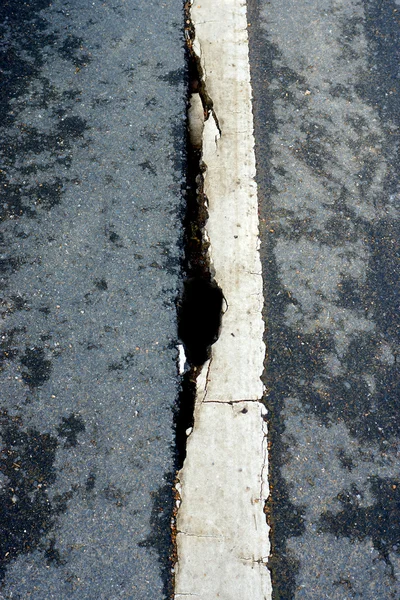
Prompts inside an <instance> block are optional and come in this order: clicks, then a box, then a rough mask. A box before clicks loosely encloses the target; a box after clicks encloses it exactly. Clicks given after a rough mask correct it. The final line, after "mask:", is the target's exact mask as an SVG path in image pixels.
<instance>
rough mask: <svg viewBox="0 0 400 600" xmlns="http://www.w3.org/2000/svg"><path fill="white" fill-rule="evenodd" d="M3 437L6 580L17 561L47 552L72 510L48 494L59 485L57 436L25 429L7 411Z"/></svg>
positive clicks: (1, 527) (0, 520)
mask: <svg viewBox="0 0 400 600" xmlns="http://www.w3.org/2000/svg"><path fill="white" fill-rule="evenodd" d="M0 437H1V441H2V450H1V453H0V473H1V478H2V487H1V489H0V515H1V516H0V578H1V579H4V577H5V574H6V569H7V565H9V564H10V562H11V561H13V560H15V559H16V558H17V557H18V556H19V555H20V554H26V553H29V552H33V551H34V550H36V549H41V544H42V540H43V539H45V538H46V535H47V534H48V532H49V531H51V530H52V529H53V527H54V526H55V523H56V520H57V516H58V515H59V514H61V513H62V512H64V511H65V510H66V507H67V502H66V501H67V497H66V496H55V497H54V498H53V499H52V500H50V497H49V494H48V492H49V489H50V488H51V486H52V485H53V484H54V483H55V481H56V470H55V460H56V452H57V447H58V441H57V438H56V437H54V436H51V435H50V434H48V433H41V432H39V431H38V430H37V429H33V428H28V429H24V427H23V424H22V421H21V420H20V419H18V418H16V417H15V418H13V417H11V416H9V415H8V414H7V413H6V412H5V411H3V412H2V414H1V416H0ZM46 552H47V551H46ZM46 558H49V556H47V555H46Z"/></svg>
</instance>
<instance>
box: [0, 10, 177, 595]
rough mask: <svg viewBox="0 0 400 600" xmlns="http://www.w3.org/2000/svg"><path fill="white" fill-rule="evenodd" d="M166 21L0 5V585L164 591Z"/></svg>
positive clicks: (169, 327)
mask: <svg viewBox="0 0 400 600" xmlns="http://www.w3.org/2000/svg"><path fill="white" fill-rule="evenodd" d="M182 20H183V16H182V6H181V4H180V3H179V2H178V3H177V2H172V1H169V0H166V2H163V3H162V4H160V3H157V2H148V1H146V2H145V1H141V0H135V1H133V0H129V1H125V2H114V1H112V2H100V1H97V0H96V1H88V0H80V1H79V2H77V1H75V0H67V1H62V0H55V1H52V2H50V0H31V1H27V2H14V1H7V0H6V1H4V2H2V4H1V8H0V23H1V25H0V28H1V34H2V36H1V37H2V42H1V52H2V58H1V60H2V65H1V69H2V84H1V129H0V140H1V172H0V176H1V194H2V199H1V201H2V204H1V209H2V223H1V226H0V231H1V243H2V257H1V258H2V262H1V267H2V273H1V276H2V284H3V285H2V318H3V320H2V333H1V342H2V372H1V391H2V397H1V417H0V433H1V437H2V454H1V458H0V464H1V490H0V511H1V515H0V516H1V518H0V575H1V584H0V597H1V598H24V599H26V598H31V599H37V600H39V599H40V600H43V599H44V598H46V599H47V598H57V599H58V600H59V599H66V598H68V599H73V598H76V599H78V598H79V599H80V600H82V599H86V598H87V599H92V598H93V599H96V600H97V599H99V598H106V599H107V600H111V599H113V598H127V599H128V598H132V599H133V598H134V599H135V600H144V599H147V598H148V599H151V600H157V599H160V598H166V597H167V596H168V590H169V584H170V573H169V563H168V553H169V520H170V511H171V479H172V473H173V471H174V450H173V446H174V431H173V409H174V406H175V399H176V395H177V388H178V380H177V365H176V360H177V351H176V347H175V344H176V317H175V306H174V302H175V298H176V294H177V290H178V288H179V286H180V258H181V249H180V246H181V228H180V221H181V218H182V209H183V203H182V198H181V180H182V172H183V169H182V148H183V142H184V117H185V85H184V81H183V80H184V50H183V42H182V29H183V27H182Z"/></svg>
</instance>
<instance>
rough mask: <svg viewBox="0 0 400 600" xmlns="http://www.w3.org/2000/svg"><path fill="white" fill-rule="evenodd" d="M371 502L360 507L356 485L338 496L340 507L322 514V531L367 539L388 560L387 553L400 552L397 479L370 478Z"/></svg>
mask: <svg viewBox="0 0 400 600" xmlns="http://www.w3.org/2000/svg"><path fill="white" fill-rule="evenodd" d="M369 491H370V493H371V494H372V497H373V502H372V503H371V504H370V503H369V502H368V505H367V506H363V501H364V502H365V498H364V497H363V496H364V494H363V491H362V490H359V489H358V488H357V487H356V485H354V484H353V486H352V487H351V488H350V489H349V490H343V491H342V492H341V493H340V494H339V495H338V500H339V502H340V505H341V510H339V511H338V512H337V513H332V512H329V511H327V512H325V513H322V515H321V520H320V523H321V530H322V531H327V532H330V533H333V534H334V535H336V536H341V537H348V538H350V539H351V540H364V539H365V538H367V537H368V538H370V539H371V540H372V542H373V545H374V548H375V549H376V550H377V551H378V552H379V555H380V556H381V557H382V558H383V559H384V560H385V561H386V562H387V563H388V564H391V562H390V554H391V553H392V552H395V553H396V554H399V553H400V480H399V479H381V478H380V477H371V479H370V481H369Z"/></svg>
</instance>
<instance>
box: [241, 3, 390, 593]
mask: <svg viewBox="0 0 400 600" xmlns="http://www.w3.org/2000/svg"><path fill="white" fill-rule="evenodd" d="M248 21H249V24H250V26H249V35H250V55H251V70H252V85H253V93H254V113H255V127H256V129H255V135H256V155H257V166H258V184H259V194H260V202H261V208H260V213H261V214H260V218H261V236H262V249H261V251H262V260H263V267H264V280H265V296H266V306H265V319H266V323H267V329H266V342H267V353H268V357H267V361H266V368H265V377H264V382H265V385H266V386H267V395H266V404H267V406H268V408H269V411H270V423H269V425H270V436H271V437H270V445H271V450H270V459H271V472H270V477H271V498H272V500H271V502H270V504H269V506H268V513H269V519H270V523H271V525H272V558H271V560H270V566H271V568H272V576H273V586H274V594H273V597H274V598H275V599H278V598H279V599H281V600H289V599H296V600H300V598H304V599H307V600H314V599H315V600H322V599H329V600H347V599H348V600H350V599H353V598H354V599H355V598H357V599H360V600H361V599H362V600H376V599H377V598H379V599H380V600H389V599H398V598H400V476H399V469H400V459H399V442H400V410H399V408H400V398H399V391H400V389H399V381H400V380H399V364H398V353H399V331H400V310H399V291H400V290H399V270H400V265H399V239H400V226H399V200H400V181H399V172H400V169H399V141H400V137H399V136H400V129H399V126H400V75H399V55H400V3H399V2H398V1H396V2H394V1H392V0H387V1H385V2H381V1H378V0H371V1H369V0H365V1H356V0H349V1H347V2H339V1H336V0H311V1H307V0H303V1H301V2H298V1H297V0H271V1H269V2H268V1H264V0H250V2H249V5H248Z"/></svg>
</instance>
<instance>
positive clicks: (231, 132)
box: [175, 0, 271, 600]
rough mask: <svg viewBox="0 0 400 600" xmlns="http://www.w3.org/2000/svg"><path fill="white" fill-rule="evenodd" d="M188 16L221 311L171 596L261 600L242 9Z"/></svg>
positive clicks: (263, 543) (258, 324)
mask: <svg viewBox="0 0 400 600" xmlns="http://www.w3.org/2000/svg"><path fill="white" fill-rule="evenodd" d="M191 19H192V22H193V25H194V28H195V32H196V37H195V41H194V50H195V52H196V54H197V56H198V57H199V58H200V62H201V67H202V71H203V78H204V83H205V86H206V89H207V94H208V96H209V97H210V98H211V99H212V102H213V110H211V111H208V118H206V120H205V122H204V129H203V148H202V159H203V161H204V163H205V165H206V167H207V168H206V171H205V173H204V191H205V195H206V197H207V201H208V211H209V218H208V222H207V225H206V232H205V234H206V236H207V238H208V240H209V242H210V249H209V253H210V263H211V270H212V275H213V277H214V279H215V281H216V282H217V284H218V285H219V286H220V287H221V288H222V290H223V293H224V297H225V299H226V304H227V310H226V312H225V314H224V316H223V319H222V327H221V332H220V337H219V339H218V341H217V342H216V343H215V345H214V346H213V348H212V354H211V358H210V360H209V361H207V362H206V363H205V364H204V366H203V368H202V371H201V373H200V375H199V377H198V379H197V395H196V403H195V414H194V427H193V429H192V431H191V432H190V435H189V436H188V439H187V448H186V459H185V462H184V466H183V468H182V470H181V471H180V472H179V474H178V482H177V486H176V487H177V491H178V495H179V499H178V505H179V508H178V511H177V519H176V530H177V535H176V544H177V563H176V565H175V599H176V600H180V599H182V598H185V597H187V596H191V595H193V596H195V597H196V598H199V599H200V600H215V598H219V599H225V600H247V599H249V600H250V599H251V600H267V599H269V598H270V597H271V582H270V574H269V571H268V568H267V560H268V555H269V536H268V533H269V531H268V525H267V522H266V515H265V512H264V508H265V502H266V500H267V498H268V493H269V488H268V480H267V475H268V464H267V461H268V450H267V423H266V409H265V407H264V405H263V403H262V396H263V385H262V382H261V379H260V378H261V375H262V371H263V362H264V357H265V346H264V343H263V331H264V323H263V319H262V307H263V282H262V272H261V262H260V258H259V251H258V249H259V238H258V201H257V186H256V183H255V155H254V137H253V117H252V104H251V86H250V69H249V59H248V39H247V18H246V4H245V2H241V1H240V0H221V1H220V2H218V3H215V2H211V0H199V1H198V2H195V3H194V4H193V5H192V7H191ZM196 104H197V106H198V105H199V102H197V103H196V102H195V101H193V102H192V106H195V105H196ZM201 110H202V108H201V106H200V113H201ZM197 117H198V115H197ZM196 128H197V130H200V131H201V126H200V128H199V122H198V118H197V119H196Z"/></svg>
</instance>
